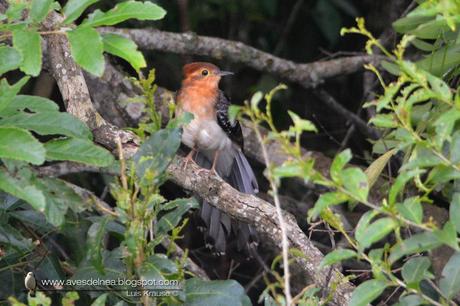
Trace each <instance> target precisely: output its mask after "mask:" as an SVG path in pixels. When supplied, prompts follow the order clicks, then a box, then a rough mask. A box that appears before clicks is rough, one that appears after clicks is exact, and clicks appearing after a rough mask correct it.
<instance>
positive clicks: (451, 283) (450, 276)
mask: <svg viewBox="0 0 460 306" xmlns="http://www.w3.org/2000/svg"><path fill="white" fill-rule="evenodd" d="M439 288H440V289H441V291H442V293H444V295H445V296H447V298H449V299H450V298H452V297H454V296H455V295H456V294H457V293H458V292H459V291H460V252H456V253H454V254H453V255H452V256H451V257H450V259H449V261H448V262H447V263H446V265H445V266H444V268H443V269H442V273H441V280H440V281H439Z"/></svg>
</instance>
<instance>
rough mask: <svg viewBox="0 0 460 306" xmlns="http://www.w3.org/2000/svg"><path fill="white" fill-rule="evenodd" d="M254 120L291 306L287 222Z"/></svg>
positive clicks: (286, 291)
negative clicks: (274, 216) (271, 200)
mask: <svg viewBox="0 0 460 306" xmlns="http://www.w3.org/2000/svg"><path fill="white" fill-rule="evenodd" d="M252 119H254V118H252ZM252 122H253V124H254V131H255V133H256V135H257V139H258V140H259V142H260V145H261V147H262V154H263V157H264V162H265V165H266V167H267V171H268V174H267V178H268V180H269V181H270V188H271V189H272V192H273V199H274V201H275V207H276V215H277V217H278V223H279V225H280V228H281V247H282V256H283V270H284V295H285V297H286V305H287V306H290V305H292V295H291V285H290V283H289V278H290V273H289V243H288V238H287V229H286V224H285V223H284V219H283V212H282V210H281V204H280V200H279V196H278V186H277V185H276V183H275V181H274V180H273V177H272V173H271V168H270V159H269V157H268V152H267V148H266V147H265V144H264V140H263V138H262V135H261V134H260V131H259V128H258V126H257V124H256V123H255V122H256V121H255V120H252Z"/></svg>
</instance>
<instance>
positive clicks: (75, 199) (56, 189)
mask: <svg viewBox="0 0 460 306" xmlns="http://www.w3.org/2000/svg"><path fill="white" fill-rule="evenodd" d="M33 183H34V186H35V187H37V188H38V189H39V190H40V191H41V192H42V193H43V195H44V196H45V199H46V207H45V211H44V213H45V217H46V220H47V221H48V222H49V223H51V224H52V225H54V226H61V225H62V224H63V223H64V221H65V215H66V213H67V210H68V208H69V207H70V208H72V209H73V211H76V212H81V211H82V206H83V205H82V199H81V198H80V197H79V196H78V195H77V194H76V193H75V192H74V191H73V190H72V189H71V188H70V187H69V186H67V185H66V183H65V182H64V181H62V180H60V179H57V178H46V177H45V178H40V179H34V180H33Z"/></svg>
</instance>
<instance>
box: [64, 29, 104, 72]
mask: <svg viewBox="0 0 460 306" xmlns="http://www.w3.org/2000/svg"><path fill="white" fill-rule="evenodd" d="M67 35H68V37H69V42H70V51H71V53H72V57H73V58H74V59H75V61H76V62H77V64H79V65H80V66H81V67H83V68H84V69H85V70H86V71H88V72H90V73H92V74H94V75H96V76H99V77H100V76H102V74H103V73H104V66H105V61H104V55H103V54H102V52H103V44H102V38H101V36H100V35H99V33H98V32H97V31H96V30H95V29H93V28H90V27H85V26H80V27H78V28H76V29H75V30H73V31H70V32H67Z"/></svg>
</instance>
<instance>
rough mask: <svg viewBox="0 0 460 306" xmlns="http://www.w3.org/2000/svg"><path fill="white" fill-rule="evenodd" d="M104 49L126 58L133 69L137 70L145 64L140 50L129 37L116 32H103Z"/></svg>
mask: <svg viewBox="0 0 460 306" xmlns="http://www.w3.org/2000/svg"><path fill="white" fill-rule="evenodd" d="M102 41H103V43H104V51H106V52H108V53H110V54H113V55H115V56H118V57H121V58H122V59H124V60H126V61H127V62H128V63H130V64H131V66H132V67H133V68H134V70H136V71H139V70H140V69H141V68H144V67H146V66H147V64H146V62H145V59H144V56H143V55H142V52H140V51H138V50H137V45H136V43H134V42H133V41H132V40H131V39H128V38H125V37H123V36H121V35H117V34H110V33H109V34H103V35H102Z"/></svg>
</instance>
